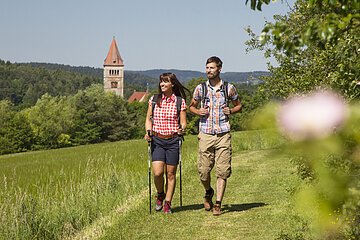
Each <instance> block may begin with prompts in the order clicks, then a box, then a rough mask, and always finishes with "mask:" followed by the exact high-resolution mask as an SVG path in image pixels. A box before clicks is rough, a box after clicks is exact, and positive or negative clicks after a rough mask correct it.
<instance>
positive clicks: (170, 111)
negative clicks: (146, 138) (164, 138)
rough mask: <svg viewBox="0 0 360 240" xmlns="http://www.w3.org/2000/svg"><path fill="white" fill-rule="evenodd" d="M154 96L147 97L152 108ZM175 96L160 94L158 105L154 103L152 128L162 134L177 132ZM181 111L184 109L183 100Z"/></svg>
mask: <svg viewBox="0 0 360 240" xmlns="http://www.w3.org/2000/svg"><path fill="white" fill-rule="evenodd" d="M153 98H154V96H152V97H151V98H150V99H149V107H150V108H152V100H153ZM176 101H177V99H176V96H175V94H172V95H171V96H170V97H166V96H165V95H164V94H163V95H162V98H161V101H160V107H159V106H158V105H157V104H155V108H154V112H153V125H152V130H153V131H154V132H157V133H160V134H162V135H171V134H174V133H177V130H178V129H179V122H178V116H177V111H176ZM180 110H181V111H184V110H186V104H185V100H184V99H182V101H181V108H180Z"/></svg>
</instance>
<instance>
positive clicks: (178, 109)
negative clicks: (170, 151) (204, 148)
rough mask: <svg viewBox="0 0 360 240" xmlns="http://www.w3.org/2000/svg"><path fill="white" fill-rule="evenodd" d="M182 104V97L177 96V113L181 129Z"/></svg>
mask: <svg viewBox="0 0 360 240" xmlns="http://www.w3.org/2000/svg"><path fill="white" fill-rule="evenodd" d="M181 103H182V97H180V96H176V112H177V117H178V123H179V127H181V125H180V111H181Z"/></svg>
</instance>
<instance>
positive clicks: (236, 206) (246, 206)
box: [222, 202, 268, 213]
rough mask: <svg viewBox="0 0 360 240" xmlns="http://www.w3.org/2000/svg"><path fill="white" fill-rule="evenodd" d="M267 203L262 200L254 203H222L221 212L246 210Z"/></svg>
mask: <svg viewBox="0 0 360 240" xmlns="http://www.w3.org/2000/svg"><path fill="white" fill-rule="evenodd" d="M266 205H268V204H267V203H263V202H256V203H242V204H224V205H223V206H222V210H223V213H227V212H241V211H246V210H249V209H252V208H258V207H263V206H266Z"/></svg>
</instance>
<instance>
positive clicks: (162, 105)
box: [144, 73, 190, 213]
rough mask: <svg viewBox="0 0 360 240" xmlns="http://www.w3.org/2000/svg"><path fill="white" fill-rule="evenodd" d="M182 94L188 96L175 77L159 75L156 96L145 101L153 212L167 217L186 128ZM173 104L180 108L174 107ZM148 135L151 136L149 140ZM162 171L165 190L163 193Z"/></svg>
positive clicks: (167, 74) (171, 74)
mask: <svg viewBox="0 0 360 240" xmlns="http://www.w3.org/2000/svg"><path fill="white" fill-rule="evenodd" d="M185 90H186V91H188V93H189V94H190V91H189V90H188V89H187V88H185V87H184V86H183V85H181V83H180V82H179V80H178V79H177V78H176V75H175V74H173V73H163V74H161V75H160V82H159V94H156V95H154V96H152V97H151V98H150V99H149V107H148V111H147V115H146V121H145V129H146V134H145V137H144V138H145V139H146V140H147V141H152V145H151V153H152V168H153V174H154V183H155V187H156V190H157V196H156V206H155V209H156V211H161V210H162V209H163V211H164V213H171V200H172V198H173V195H174V190H175V183H176V169H177V165H178V163H179V140H180V135H182V134H183V133H184V130H185V128H186V108H187V107H186V103H185V99H186V94H185ZM179 97H180V98H179ZM178 101H181V105H180V104H178V103H180V102H178ZM177 104H178V106H180V107H177ZM178 108H179V109H180V111H179V110H178ZM178 112H179V114H178ZM178 115H179V116H178ZM149 132H150V133H151V134H150V135H151V136H149V134H148V133H149ZM165 171H166V189H164V183H165V180H164V172H165ZM165 190H166V193H165ZM164 200H165V203H164V205H163V202H164Z"/></svg>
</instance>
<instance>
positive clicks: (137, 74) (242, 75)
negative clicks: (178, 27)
mask: <svg viewBox="0 0 360 240" xmlns="http://www.w3.org/2000/svg"><path fill="white" fill-rule="evenodd" d="M29 64H30V65H31V66H34V67H44V68H47V69H50V70H59V69H62V70H66V71H74V72H78V73H81V74H86V75H89V76H94V77H99V78H102V76H103V69H102V68H93V67H83V66H80V67H76V66H70V65H62V64H53V63H29ZM164 72H172V73H175V74H176V76H177V77H178V79H179V80H180V81H181V82H183V83H186V82H188V81H190V80H191V79H193V78H200V77H202V78H206V74H205V72H200V71H190V70H179V69H150V70H143V71H136V70H126V69H125V79H126V81H127V83H131V84H136V85H140V86H146V84H147V83H148V84H149V86H150V87H151V88H153V87H156V85H157V82H158V78H159V76H160V74H162V73H164ZM269 74H270V73H269V72H267V71H253V72H224V73H222V74H221V77H222V78H223V79H224V80H226V81H228V82H237V83H241V82H242V83H245V82H247V81H249V82H252V83H255V84H256V83H258V82H259V81H261V77H262V76H268V75H269Z"/></svg>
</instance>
